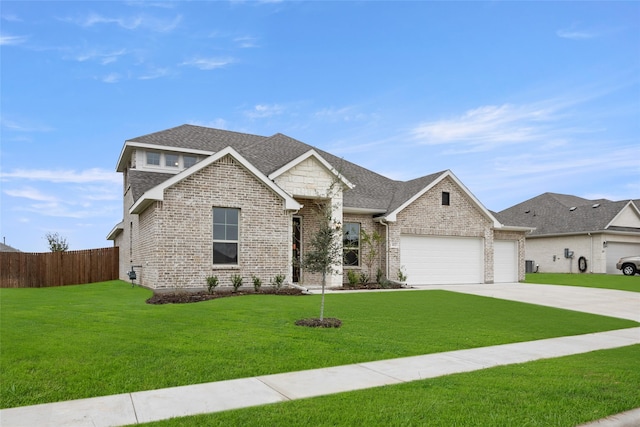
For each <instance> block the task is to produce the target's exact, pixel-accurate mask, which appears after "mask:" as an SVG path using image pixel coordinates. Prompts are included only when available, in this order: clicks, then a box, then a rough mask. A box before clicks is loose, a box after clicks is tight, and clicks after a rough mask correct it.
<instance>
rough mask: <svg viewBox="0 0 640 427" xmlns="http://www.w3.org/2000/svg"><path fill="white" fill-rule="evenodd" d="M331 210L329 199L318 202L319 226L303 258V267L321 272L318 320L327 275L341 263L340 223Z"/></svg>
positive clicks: (321, 314)
mask: <svg viewBox="0 0 640 427" xmlns="http://www.w3.org/2000/svg"><path fill="white" fill-rule="evenodd" d="M332 211H333V209H332V206H331V202H330V201H327V202H325V203H322V204H318V209H317V215H318V219H319V220H320V221H319V223H320V228H319V229H318V231H317V232H316V233H315V234H314V235H313V236H312V237H311V239H310V241H309V242H308V249H307V251H306V252H305V254H304V260H303V268H305V269H306V270H308V271H310V272H313V273H321V274H322V299H321V300H320V322H322V321H323V320H324V289H325V285H326V283H327V275H331V274H335V273H337V272H338V267H339V266H340V265H341V264H342V224H341V223H340V222H338V221H337V220H335V219H334V218H333V215H332Z"/></svg>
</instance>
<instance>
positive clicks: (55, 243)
mask: <svg viewBox="0 0 640 427" xmlns="http://www.w3.org/2000/svg"><path fill="white" fill-rule="evenodd" d="M44 237H45V239H47V243H48V244H49V250H50V251H51V252H66V251H67V250H68V249H69V243H67V239H65V238H64V237H62V236H60V235H59V234H58V233H47V234H45V235H44Z"/></svg>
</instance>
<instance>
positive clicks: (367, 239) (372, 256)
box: [360, 228, 382, 279]
mask: <svg viewBox="0 0 640 427" xmlns="http://www.w3.org/2000/svg"><path fill="white" fill-rule="evenodd" d="M360 241H361V242H362V245H363V246H364V247H365V249H366V250H365V253H364V256H363V258H362V261H363V262H364V264H365V265H366V266H367V269H368V270H369V278H370V279H372V278H373V277H375V276H374V275H373V263H374V262H375V260H376V257H377V256H378V254H379V252H380V250H379V249H380V244H381V243H382V235H381V234H380V233H378V231H377V230H374V231H373V232H372V233H371V234H369V233H367V232H366V231H365V229H364V228H363V229H361V230H360Z"/></svg>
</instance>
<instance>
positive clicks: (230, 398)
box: [0, 284, 640, 427]
mask: <svg viewBox="0 0 640 427" xmlns="http://www.w3.org/2000/svg"><path fill="white" fill-rule="evenodd" d="M422 289H446V290H451V291H457V292H464V293H471V294H475V295H483V296H492V297H496V298H502V299H511V300H515V301H522V302H530V303H534V304H540V305H549V306H554V307H560V308H567V309H572V310H579V311H584V312H588V313H596V314H604V315H608V316H614V317H621V318H625V319H632V320H636V321H640V294H638V293H633V292H623V291H608V290H603V289H592V288H573V287H568V286H553V285H525V284H508V285H457V286H430V287H424V288H422ZM360 292H361V291H360ZM633 344H640V327H638V328H631V329H621V330H617V331H607V332H599V333H593V334H586V335H578V336H571V337H560V338H551V339H544V340H538V341H530V342H523V343H513V344H505V345H497V346H491V347H483V348H478V349H468V350H458V351H451V352H445V353H437V354H430V355H424V356H413V357H405V358H399V359H391V360H381V361H375V362H367V363H359V364H354V365H345V366H336V367H331V368H324V369H312V370H307V371H299V372H289V373H282V374H275V375H267V376H260V377H253V378H243V379H236V380H229V381H220V382H215V383H207V384H197V385H190V386H182V387H174V388H167V389H161V390H149V391H141V392H135V393H127V394H120V395H114V396H104V397H96V398H91V399H82V400H74V401H67V402H57V403H48V404H42V405H34V406H27V407H18V408H9V409H3V410H0V424H1V425H2V426H3V427H18V426H29V427H31V426H41V427H46V426H52V427H53V426H105V427H106V426H123V425H130V424H137V423H145V422H150V421H158V420H163V419H168V418H172V417H182V416H188V415H196V414H202V413H211V412H219V411H225V410H229V409H237V408H244V407H250V406H256V405H264V404H269V403H277V402H283V401H287V400H294V399H302V398H307V397H316V396H322V395H327V394H333V393H340V392H344V391H352V390H362V389H366V388H371V387H379V386H383V385H390V384H398V383H402V382H408V381H415V380H421V379H426V378H434V377H438V376H443V375H449V374H453V373H459V372H470V371H475V370H480V369H486V368H490V367H494V366H500V365H508V364H514V363H523V362H529V361H534V360H539V359H545V358H552V357H561V356H567V355H572V354H579V353H586V352H590V351H595V350H604V349H610V348H616V347H623V346H628V345H633ZM589 425H592V426H594V427H595V426H599V427H613V426H624V425H630V426H632V425H640V410H635V411H630V412H629V413H624V414H619V415H617V416H614V417H610V418H608V419H606V420H601V421H598V422H596V423H592V424H589Z"/></svg>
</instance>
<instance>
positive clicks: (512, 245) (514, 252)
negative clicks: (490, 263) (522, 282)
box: [493, 240, 518, 283]
mask: <svg viewBox="0 0 640 427" xmlns="http://www.w3.org/2000/svg"><path fill="white" fill-rule="evenodd" d="M493 260H494V267H493V281H494V283H511V282H517V281H518V242H516V241H513V240H496V241H494V243H493Z"/></svg>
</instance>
